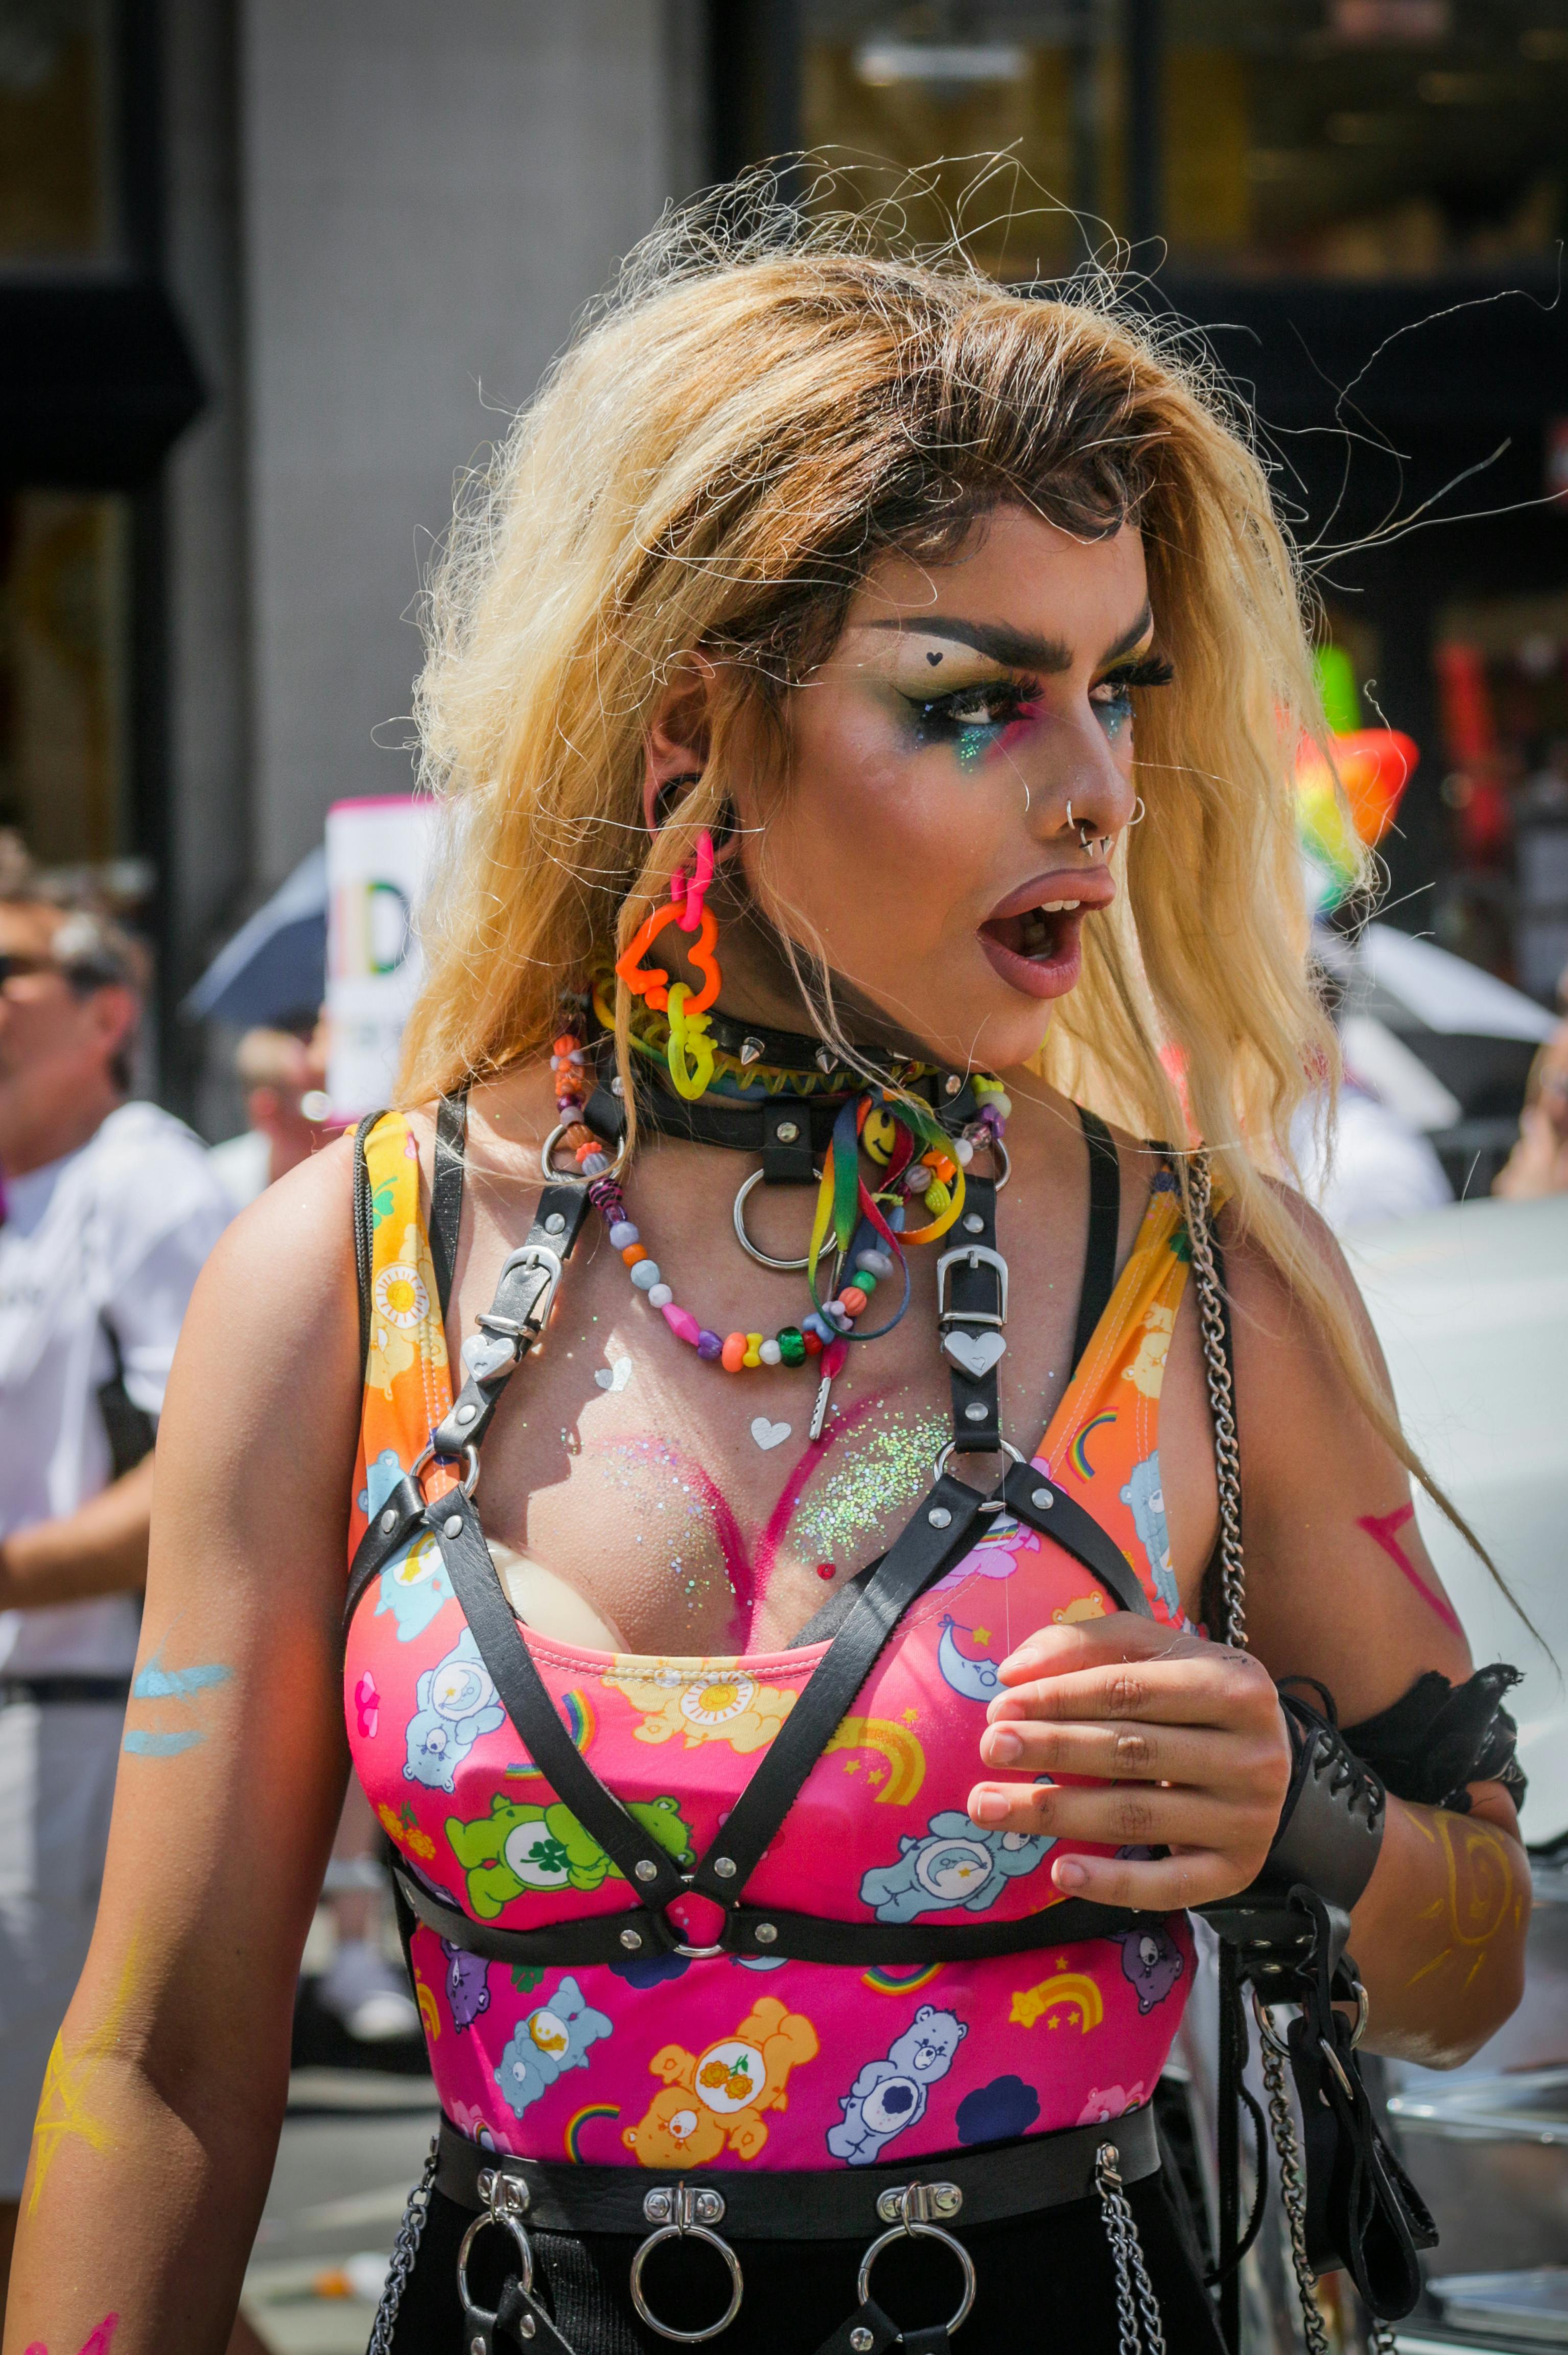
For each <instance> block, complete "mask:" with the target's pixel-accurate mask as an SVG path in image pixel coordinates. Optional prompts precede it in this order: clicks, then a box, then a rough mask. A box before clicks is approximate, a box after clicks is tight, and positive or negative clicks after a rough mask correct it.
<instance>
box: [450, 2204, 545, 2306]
mask: <svg viewBox="0 0 1568 2355" xmlns="http://www.w3.org/2000/svg"><path fill="white" fill-rule="evenodd" d="M493 2224H499V2225H500V2226H502V2228H503V2230H504V2231H506V2232H510V2233H511V2235H512V2237H513V2239H514V2241H515V2242H516V2243H517V2257H518V2274H517V2286H518V2287H519V2289H521V2291H522V2293H523V2295H524V2297H527V2296H529V2295H530V2294H531V2293H532V2290H533V2287H534V2249H533V2243H531V2242H530V2240H529V2238H528V2235H527V2233H526V2232H524V2229H523V2220H522V2216H521V2215H520V2214H519V2213H516V2212H514V2211H513V2210H512V2209H510V2208H502V2207H500V2206H496V2207H492V2208H484V2209H482V2210H481V2211H480V2213H479V2214H478V2215H477V2216H476V2217H475V2218H474V2220H473V2222H472V2223H471V2225H470V2226H469V2228H468V2230H467V2232H465V2233H464V2234H463V2236H462V2240H461V2244H460V2245H459V2248H458V2261H457V2279H458V2296H459V2297H461V2300H462V2310H463V2313H464V2314H465V2315H466V2316H469V2317H471V2318H472V2320H473V2321H475V2322H482V2323H483V2325H484V2327H485V2328H486V2329H487V2330H493V2329H494V2328H495V2325H496V2321H497V2319H498V2317H497V2315H496V2313H495V2312H493V2310H492V2309H491V2308H489V2307H482V2306H475V2304H474V2302H473V2298H472V2296H471V2293H470V2290H469V2286H468V2258H469V2251H470V2250H471V2248H472V2246H473V2244H474V2243H475V2241H477V2240H478V2238H479V2236H480V2234H481V2233H482V2232H488V2231H489V2229H490V2227H491V2225H493Z"/></svg>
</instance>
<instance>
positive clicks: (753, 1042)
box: [740, 1035, 763, 1063]
mask: <svg viewBox="0 0 1568 2355" xmlns="http://www.w3.org/2000/svg"><path fill="white" fill-rule="evenodd" d="M762 1056H763V1043H762V1040H761V1039H754V1038H752V1037H750V1036H749V1035H748V1036H747V1037H746V1038H744V1039H742V1040H741V1042H740V1060H741V1061H742V1062H743V1063H760V1061H761V1060H762Z"/></svg>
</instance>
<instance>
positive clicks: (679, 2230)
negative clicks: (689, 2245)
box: [631, 2183, 746, 2347]
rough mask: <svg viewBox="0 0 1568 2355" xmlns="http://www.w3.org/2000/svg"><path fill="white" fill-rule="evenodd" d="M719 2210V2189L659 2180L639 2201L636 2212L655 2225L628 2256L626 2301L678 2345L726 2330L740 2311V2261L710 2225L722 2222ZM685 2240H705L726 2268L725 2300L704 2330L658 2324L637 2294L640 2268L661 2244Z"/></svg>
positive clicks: (651, 2326) (698, 2341)
mask: <svg viewBox="0 0 1568 2355" xmlns="http://www.w3.org/2000/svg"><path fill="white" fill-rule="evenodd" d="M724 2211H725V2200H724V2194H723V2192H722V2191H715V2190H712V2189H711V2188H710V2187H708V2186H707V2185H703V2186H701V2187H698V2186H696V2185H694V2184H690V2183H675V2184H660V2185H658V2186H657V2187H656V2189H655V2190H652V2191H650V2192H649V2193H648V2194H647V2195H646V2197H645V2198H644V2200H643V2202H642V2213H643V2215H644V2216H645V2217H646V2218H647V2220H648V2222H649V2223H651V2224H652V2225H653V2226H654V2228H655V2229H654V2230H653V2231H652V2232H650V2233H649V2235H648V2238H647V2239H646V2240H645V2241H644V2242H643V2243H642V2244H641V2247H640V2248H639V2249H638V2251H637V2254H636V2255H635V2256H634V2257H633V2258H632V2260H631V2303H632V2305H633V2306H634V2307H636V2308H637V2311H638V2313H639V2314H640V2315H641V2317H642V2319H643V2321H644V2322H645V2323H646V2324H647V2325H648V2328H649V2329H650V2330H656V2331H657V2332H658V2333H659V2336H660V2338H661V2339H678V2340H679V2342H680V2344H681V2345H682V2346H683V2347H696V2346H699V2345H700V2344H701V2343H702V2341H703V2340H704V2339H716V2338H717V2337H718V2335H719V2332H720V2331H721V2330H727V2329H728V2328H729V2326H730V2324H731V2323H732V2322H733V2321H734V2320H735V2318H736V2315H737V2314H738V2313H739V2312H740V2301H741V2299H742V2297H743V2296H745V2294H746V2283H745V2279H744V2277H743V2275H742V2274H741V2270H740V2259H739V2258H738V2257H737V2256H736V2254H735V2251H734V2250H733V2249H732V2248H731V2247H730V2245H729V2243H728V2242H727V2241H725V2240H721V2239H720V2237H719V2235H718V2234H717V2233H716V2232H714V2231H713V2229H712V2227H713V2226H714V2225H715V2224H722V2223H723V2222H724ZM688 2239H689V2240H693V2241H702V2242H705V2243H706V2245H707V2246H708V2247H709V2248H710V2249H716V2250H717V2252H718V2254H719V2255H720V2256H721V2257H722V2258H723V2259H724V2261H725V2264H726V2265H727V2266H728V2268H729V2304H728V2305H727V2306H726V2308H725V2310H724V2312H723V2313H722V2314H721V2315H720V2317H719V2318H718V2320H717V2321H716V2322H710V2323H709V2324H708V2325H707V2328H705V2329H704V2330H677V2329H676V2328H674V2326H673V2324H672V2323H668V2322H661V2321H660V2319H659V2318H658V2316H657V2315H656V2314H655V2313H654V2312H653V2310H652V2307H650V2305H649V2303H648V2301H647V2299H646V2298H645V2297H644V2296H643V2294H642V2268H643V2266H644V2265H645V2264H647V2262H648V2259H649V2257H650V2256H651V2255H652V2253H653V2251H654V2250H655V2249H656V2248H658V2246H659V2245H660V2243H661V2242H662V2241H675V2240H688Z"/></svg>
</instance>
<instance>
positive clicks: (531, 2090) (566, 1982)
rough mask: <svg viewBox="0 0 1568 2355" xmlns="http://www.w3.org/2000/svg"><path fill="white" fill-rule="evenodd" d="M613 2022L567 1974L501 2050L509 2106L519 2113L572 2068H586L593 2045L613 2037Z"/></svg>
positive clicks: (498, 2075) (501, 2078) (499, 2079)
mask: <svg viewBox="0 0 1568 2355" xmlns="http://www.w3.org/2000/svg"><path fill="white" fill-rule="evenodd" d="M613 2025H614V2023H613V2022H612V2021H611V2020H609V2019H607V2018H606V2016H605V2014H604V2013H603V2012H602V2011H595V2009H594V2008H593V2006H592V2005H591V2004H590V2003H588V2001H587V2000H586V1999H585V1998H584V1995H583V1991H582V1989H581V1987H578V1985H577V1981H576V1979H573V1978H566V1979H563V1980H562V1981H561V1983H560V1985H559V1986H558V1987H556V1988H555V1989H554V1990H553V1991H552V1993H551V1994H550V1995H549V1996H548V1997H547V1998H546V2000H545V2001H544V2002H543V2003H541V2004H539V2005H538V2006H537V2007H536V2008H535V2009H534V2010H533V2011H531V2012H529V2013H528V2014H527V2015H526V2017H525V2018H524V2019H520V2020H519V2021H518V2023H517V2026H516V2028H515V2029H514V2031H513V2036H512V2041H511V2043H510V2044H508V2046H507V2047H506V2050H505V2051H504V2052H503V2054H502V2056H501V2060H500V2063H499V2065H498V2066H497V2068H496V2072H495V2082H496V2083H497V2084H498V2085H499V2086H500V2088H501V2090H502V2093H503V2094H504V2096H505V2098H506V2103H507V2106H508V2108H509V2109H511V2110H512V2111H514V2113H515V2115H517V2116H518V2117H521V2116H522V2115H523V2113H524V2110H526V2109H527V2107H528V2105H529V2104H530V2103H531V2102H536V2101H537V2100H538V2098H539V2096H540V2094H547V2093H548V2092H549V2090H550V2087H551V2086H552V2085H553V2084H554V2083H555V2082H556V2078H557V2077H561V2076H564V2075H565V2074H566V2073H567V2070H568V2069H586V2068H587V2067H588V2047H589V2046H590V2045H592V2044H597V2043H598V2042H599V2039H600V2038H601V2037H604V2036H609V2034H610V2033H611V2031H612V2029H613Z"/></svg>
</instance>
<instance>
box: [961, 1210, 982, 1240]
mask: <svg viewBox="0 0 1568 2355" xmlns="http://www.w3.org/2000/svg"><path fill="white" fill-rule="evenodd" d="M964 1232H965V1234H966V1235H983V1234H984V1232H985V1220H983V1219H982V1218H981V1216H980V1212H979V1211H978V1210H970V1211H969V1214H968V1216H967V1217H966V1218H965V1220H964Z"/></svg>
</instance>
